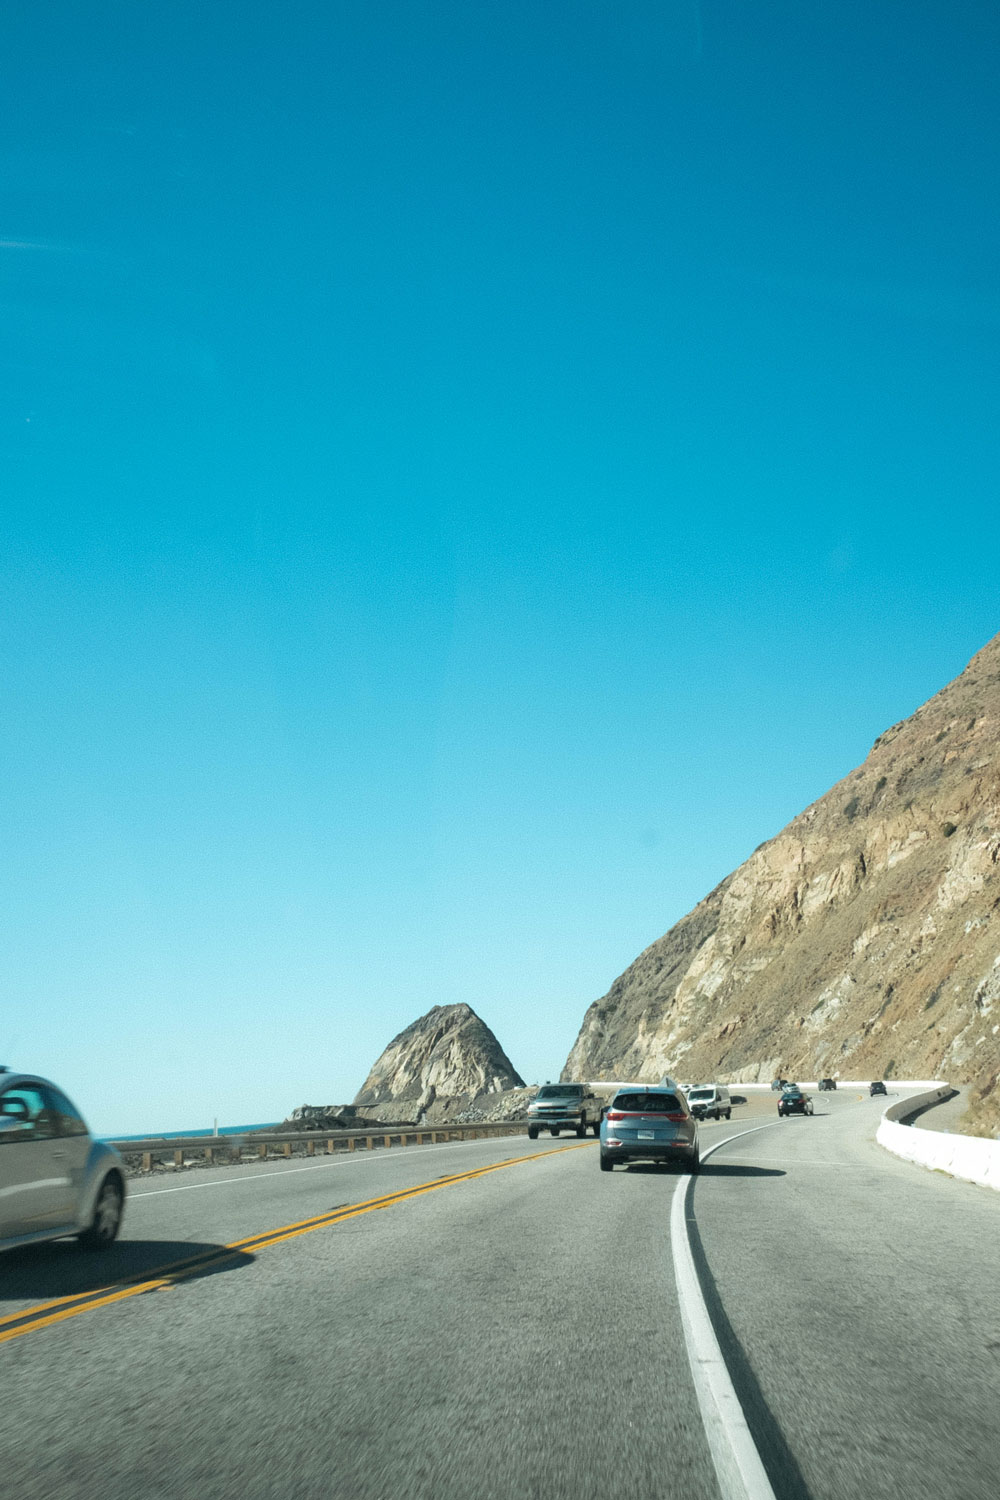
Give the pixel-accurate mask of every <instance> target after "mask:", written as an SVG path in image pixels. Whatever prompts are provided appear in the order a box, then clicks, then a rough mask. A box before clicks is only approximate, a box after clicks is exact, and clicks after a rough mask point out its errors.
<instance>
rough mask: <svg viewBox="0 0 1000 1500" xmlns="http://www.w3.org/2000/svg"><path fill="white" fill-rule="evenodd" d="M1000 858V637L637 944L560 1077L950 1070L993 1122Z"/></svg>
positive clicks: (999, 1104) (978, 1117) (999, 1014)
mask: <svg viewBox="0 0 1000 1500" xmlns="http://www.w3.org/2000/svg"><path fill="white" fill-rule="evenodd" d="M998 861H1000V636H997V637H995V638H994V639H993V640H992V641H991V642H990V643H989V644H988V645H987V646H985V647H984V648H983V650H982V651H980V652H979V653H978V655H977V656H975V657H974V658H973V660H972V661H971V662H970V664H969V666H968V667H967V668H966V670H965V671H964V672H963V673H962V674H961V676H960V677H958V678H956V679H955V681H954V682H952V683H950V684H949V685H948V686H947V687H946V688H944V689H943V690H942V691H941V692H940V693H938V694H937V696H936V697H934V698H932V699H930V701H929V702H928V703H925V704H924V705H923V707H922V708H919V709H918V710H917V712H916V713H915V714H913V715H912V717H911V718H909V719H906V720H904V721H903V722H901V723H899V724H895V725H893V727H892V728H891V729H888V730H886V732H885V733H884V734H882V735H880V736H879V738H878V739H877V740H876V741H875V744H874V745H873V746H872V749H871V752H870V753H869V755H868V758H867V759H866V760H865V762H864V763H863V765H861V766H860V767H858V769H857V770H855V771H852V772H851V773H850V775H849V776H847V777H846V778H845V779H844V780H843V781H841V782H838V783H837V785H836V786H834V787H833V788H832V789H831V790H830V791H829V792H827V793H826V795H825V796H824V797H822V798H820V800H819V801H818V802H815V803H813V805H812V806H811V807H809V808H807V809H806V810H805V812H803V813H801V814H800V815H799V816H798V817H797V818H795V819H794V821H793V822H791V823H789V825H788V827H787V828H785V829H783V830H782V832H781V833H779V834H778V835H777V837H776V838H773V839H771V840H770V841H769V842H767V843H765V844H762V845H761V846H760V848H758V849H757V850H755V852H754V853H753V854H752V855H751V856H750V858H749V859H748V860H747V861H746V863H745V864H742V865H741V866H740V867H739V869H737V870H735V871H734V872H733V873H732V874H731V875H729V876H728V877H727V878H726V879H725V880H724V881H723V882H722V884H721V885H719V886H717V887H716V889H715V890H714V891H712V892H711V893H710V894H709V895H708V896H706V897H705V898H704V900H703V901H701V902H700V903H699V904H698V905H697V906H696V907H695V908H694V910H693V911H691V912H689V913H688V915H687V916H685V917H683V918H682V919H681V921H680V922H678V923H677V925H676V926H675V927H673V928H671V930H670V931H669V932H668V933H667V934H666V936H665V937H662V938H660V939H659V941H658V942H655V943H653V945H652V946H651V947H649V948H647V949H646V951H645V952H644V953H642V954H640V955H639V957H638V958H637V959H636V960H635V962H634V963H633V964H632V965H631V967H630V968H629V969H627V970H626V971H625V973H624V974H622V975H621V977H620V978H619V979H617V980H616V981H615V983H614V984H613V985H612V986H611V989H610V990H609V992H608V993H607V995H605V996H604V997H603V999H601V1000H597V1001H595V1002H594V1004H593V1005H591V1007H590V1009H589V1010H588V1011H587V1013H586V1015H585V1017H584V1021H583V1026H582V1028H581V1030H580V1034H579V1036H578V1038H577V1040H576V1043H575V1045H574V1047H573V1049H572V1051H571V1053H570V1055H569V1058H568V1060H567V1063H566V1067H565V1069H564V1070H563V1075H562V1076H563V1078H565V1079H583V1078H588V1079H599V1078H602V1077H605V1078H623V1077H634V1078H646V1079H654V1078H657V1077H659V1076H660V1075H661V1074H662V1073H664V1072H670V1073H672V1074H674V1075H681V1074H683V1075H684V1076H685V1077H691V1078H694V1077H702V1078H719V1079H729V1080H730V1081H736V1082H751V1081H755V1080H766V1079H770V1078H771V1077H772V1076H773V1075H774V1074H776V1073H784V1074H785V1075H787V1076H791V1077H794V1076H796V1075H798V1076H804V1077H813V1078H815V1077H817V1076H823V1075H825V1074H829V1075H830V1076H832V1077H837V1076H841V1077H845V1078H869V1077H871V1078H875V1077H882V1076H885V1077H892V1076H893V1075H894V1074H895V1075H896V1076H898V1077H906V1076H909V1077H931V1076H941V1077H944V1078H947V1079H948V1080H949V1081H951V1082H954V1083H963V1084H968V1085H969V1086H970V1098H971V1101H972V1103H971V1108H970V1112H969V1116H968V1124H969V1126H970V1127H971V1128H974V1129H979V1130H980V1131H983V1132H987V1133H992V1132H993V1131H994V1130H996V1129H997V1128H998V1127H1000V1097H998V1096H1000V1090H998V1089H997V1088H996V1084H997V1075H998V1068H1000V1040H998V1039H1000V864H998Z"/></svg>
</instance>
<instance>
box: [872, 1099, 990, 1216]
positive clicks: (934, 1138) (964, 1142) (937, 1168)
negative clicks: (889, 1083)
mask: <svg viewBox="0 0 1000 1500" xmlns="http://www.w3.org/2000/svg"><path fill="white" fill-rule="evenodd" d="M918 1087H920V1085H918ZM953 1092H954V1090H953V1089H951V1088H949V1086H948V1085H947V1084H946V1083H942V1082H941V1081H940V1079H938V1080H934V1081H928V1083H927V1086H926V1087H925V1088H924V1091H923V1092H922V1093H917V1094H911V1095H909V1096H908V1097H907V1098H905V1099H901V1100H899V1101H898V1103H896V1104H891V1105H890V1106H889V1108H888V1109H887V1110H885V1111H884V1112H883V1115H882V1121H881V1124H880V1125H879V1127H878V1130H877V1132H876V1134H875V1139H876V1140H877V1141H878V1143H879V1145H880V1146H884V1147H885V1149H886V1151H891V1152H892V1153H893V1154H894V1155H895V1156H901V1157H902V1158H903V1160H904V1161H912V1162H915V1163H916V1164H917V1165H918V1166H921V1167H927V1168H928V1170H929V1171H931V1172H947V1173H949V1175H950V1176H952V1177H961V1178H962V1179H963V1181H965V1182H975V1183H978V1184H979V1186H980V1187H989V1188H995V1189H996V1190H997V1192H1000V1141H991V1140H990V1139H989V1138H988V1137H987V1136H983V1135H951V1134H948V1133H946V1132H945V1131H941V1130H914V1128H913V1126H912V1125H902V1124H900V1120H902V1119H906V1118H907V1117H908V1116H910V1115H913V1114H916V1113H917V1112H918V1110H920V1109H923V1108H925V1107H926V1106H927V1105H929V1104H937V1103H938V1102H939V1101H940V1100H941V1099H947V1098H950V1096H951V1094H952V1093H953Z"/></svg>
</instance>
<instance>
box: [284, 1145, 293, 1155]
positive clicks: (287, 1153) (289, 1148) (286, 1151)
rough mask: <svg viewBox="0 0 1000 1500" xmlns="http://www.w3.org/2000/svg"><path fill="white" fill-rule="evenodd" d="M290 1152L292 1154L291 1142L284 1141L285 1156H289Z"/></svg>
mask: <svg viewBox="0 0 1000 1500" xmlns="http://www.w3.org/2000/svg"><path fill="white" fill-rule="evenodd" d="M291 1154H292V1143H291V1141H286V1142H285V1155H286V1156H291Z"/></svg>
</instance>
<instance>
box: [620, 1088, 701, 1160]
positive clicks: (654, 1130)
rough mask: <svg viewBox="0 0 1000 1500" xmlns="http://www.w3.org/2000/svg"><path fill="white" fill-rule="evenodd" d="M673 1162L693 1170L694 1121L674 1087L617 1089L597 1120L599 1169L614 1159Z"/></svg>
mask: <svg viewBox="0 0 1000 1500" xmlns="http://www.w3.org/2000/svg"><path fill="white" fill-rule="evenodd" d="M630 1161H660V1162H677V1163H678V1164H679V1165H680V1166H682V1167H684V1169H685V1170H686V1171H688V1172H697V1170H698V1167H699V1162H700V1157H699V1151H698V1123H697V1121H696V1120H695V1118H694V1116H693V1115H692V1113H691V1111H690V1110H689V1109H688V1108H687V1106H686V1104H685V1103H684V1097H683V1095H682V1094H681V1093H680V1091H679V1090H677V1089H671V1088H664V1087H663V1086H662V1085H652V1084H651V1085H649V1086H648V1087H645V1086H636V1087H632V1088H625V1089H619V1090H618V1092H617V1094H616V1095H615V1097H614V1098H613V1099H612V1101H611V1104H610V1106H609V1107H608V1109H607V1112H606V1113H605V1116H604V1119H603V1120H602V1121H601V1171H602V1172H610V1171H611V1170H612V1169H613V1167H614V1165H615V1163H616V1162H630Z"/></svg>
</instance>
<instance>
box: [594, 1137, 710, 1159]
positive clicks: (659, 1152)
mask: <svg viewBox="0 0 1000 1500" xmlns="http://www.w3.org/2000/svg"><path fill="white" fill-rule="evenodd" d="M601 1151H602V1152H603V1153H604V1155H605V1156H607V1157H608V1159H609V1160H610V1161H685V1160H687V1159H690V1158H691V1157H693V1156H697V1155H698V1144H697V1142H696V1141H626V1142H625V1144H624V1145H621V1146H606V1145H605V1144H604V1142H603V1141H602V1142H601Z"/></svg>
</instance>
